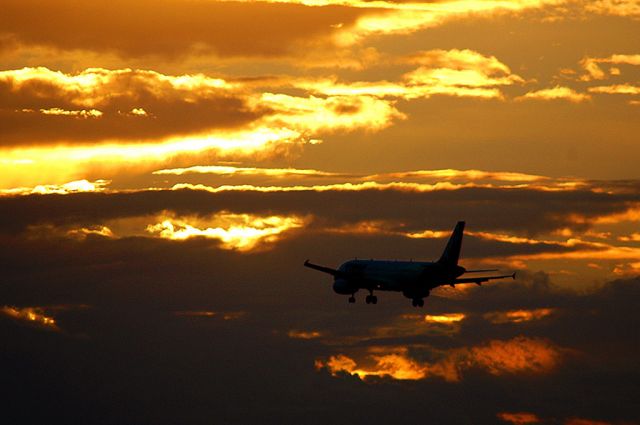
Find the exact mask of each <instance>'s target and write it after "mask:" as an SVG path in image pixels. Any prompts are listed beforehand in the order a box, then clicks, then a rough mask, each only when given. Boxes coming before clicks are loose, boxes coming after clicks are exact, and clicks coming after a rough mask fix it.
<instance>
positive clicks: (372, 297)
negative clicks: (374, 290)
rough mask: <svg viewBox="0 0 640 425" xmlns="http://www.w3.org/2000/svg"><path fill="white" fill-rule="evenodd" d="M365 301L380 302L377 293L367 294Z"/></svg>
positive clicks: (370, 302) (369, 302) (368, 302)
mask: <svg viewBox="0 0 640 425" xmlns="http://www.w3.org/2000/svg"><path fill="white" fill-rule="evenodd" d="M364 301H365V302H366V303H367V304H378V297H376V296H375V295H367V297H366V298H365V299H364Z"/></svg>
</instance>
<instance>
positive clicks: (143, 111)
mask: <svg viewBox="0 0 640 425" xmlns="http://www.w3.org/2000/svg"><path fill="white" fill-rule="evenodd" d="M273 88H279V89H282V87H279V86H278V84H276V87H273ZM260 89H261V90H265V88H264V87H260ZM255 90H256V87H253V86H252V85H251V84H250V83H247V85H246V86H245V85H243V83H242V82H229V81H226V80H224V79H220V78H213V77H208V76H205V75H203V74H193V75H165V74H161V73H158V72H155V71H144V70H131V69H121V70H107V69H102V68H90V69H87V70H85V71H82V72H79V73H76V74H66V73H62V72H57V71H52V70H49V69H47V68H23V69H19V70H12V71H2V72H0V92H1V93H4V94H5V96H2V97H1V98H2V101H0V115H1V116H2V117H3V118H4V121H5V122H6V124H7V125H5V126H3V127H2V128H3V131H2V132H1V133H2V134H1V135H2V136H4V137H2V145H3V146H2V148H0V149H1V151H0V152H1V153H2V155H3V157H4V162H5V163H6V164H4V165H7V167H8V172H7V173H3V175H2V177H1V178H0V187H5V188H12V187H15V186H16V185H19V186H27V185H36V184H42V183H43V182H42V180H43V179H45V181H49V182H52V183H58V182H63V181H65V180H67V181H68V180H73V179H80V178H86V174H87V173H88V172H92V173H95V172H96V170H103V173H106V174H107V175H114V174H116V173H117V172H118V170H122V169H127V168H132V167H135V168H136V169H137V170H138V171H144V170H145V169H150V171H151V170H152V169H154V168H156V169H157V168H159V167H161V166H162V165H163V164H166V163H168V162H171V161H175V160H180V158H183V160H184V159H186V158H197V157H202V156H206V157H207V158H212V157H215V158H218V159H225V158H226V159H229V158H232V159H238V158H245V159H246V158H247V157H249V156H251V155H262V156H263V157H269V156H279V157H282V156H286V155H287V154H288V152H292V151H295V150H296V149H298V148H299V147H300V146H301V145H303V144H305V143H318V142H319V140H318V138H319V137H322V136H324V135H327V134H332V133H335V132H350V131H356V130H361V131H362V130H364V131H369V132H373V131H379V130H382V129H384V128H387V127H389V126H390V125H391V124H392V123H393V122H394V121H395V120H401V119H404V118H406V117H405V115H404V114H402V113H401V112H399V111H398V110H397V109H396V108H395V106H394V101H392V100H385V99H378V98H375V97H372V96H365V95H357V96H321V97H319V96H311V95H309V96H305V95H291V94H284V93H272V92H269V91H255ZM7 161H9V162H7ZM192 161H193V159H192Z"/></svg>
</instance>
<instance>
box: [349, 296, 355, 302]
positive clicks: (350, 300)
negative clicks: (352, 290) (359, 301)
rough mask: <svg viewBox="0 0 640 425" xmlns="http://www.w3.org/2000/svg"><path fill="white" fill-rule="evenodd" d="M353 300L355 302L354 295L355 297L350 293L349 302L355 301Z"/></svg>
mask: <svg viewBox="0 0 640 425" xmlns="http://www.w3.org/2000/svg"><path fill="white" fill-rule="evenodd" d="M355 302H356V297H355V296H353V295H351V296H350V297H349V304H353V303H355Z"/></svg>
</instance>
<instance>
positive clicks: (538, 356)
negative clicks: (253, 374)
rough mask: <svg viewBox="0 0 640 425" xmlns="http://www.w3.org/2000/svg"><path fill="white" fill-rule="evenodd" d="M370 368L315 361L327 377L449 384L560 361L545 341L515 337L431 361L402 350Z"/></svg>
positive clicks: (339, 358)
mask: <svg viewBox="0 0 640 425" xmlns="http://www.w3.org/2000/svg"><path fill="white" fill-rule="evenodd" d="M369 357H370V358H371V359H372V360H373V364H372V365H370V366H358V363H357V362H356V361H354V360H353V359H351V358H350V357H348V356H346V355H343V354H340V355H336V356H332V357H330V358H329V359H328V360H327V361H326V362H322V361H318V362H317V363H316V367H317V368H326V369H327V370H328V371H329V372H330V373H331V374H333V375H336V374H337V373H339V372H346V373H348V374H351V375H356V376H358V377H360V378H367V377H370V376H378V377H385V376H388V377H390V378H393V379H398V380H407V379H408V380H417V379H427V378H431V377H433V376H436V377H440V378H443V379H444V380H445V381H449V382H459V381H460V380H461V379H462V372H463V371H464V370H467V369H472V368H480V369H483V370H485V371H487V372H488V373H490V374H492V375H503V374H514V373H533V374H540V373H547V372H550V371H551V370H553V369H554V368H555V367H556V366H557V365H558V363H559V362H560V358H561V354H560V351H559V349H558V348H557V347H555V346H554V345H553V344H550V343H549V342H547V341H543V340H537V339H529V338H524V337H517V338H514V339H512V340H508V341H499V340H494V341H490V342H488V343H487V344H485V345H480V346H476V347H471V348H458V349H453V350H450V351H449V352H447V353H445V354H444V356H443V358H441V359H440V360H437V361H435V362H421V361H418V360H414V359H412V358H410V357H408V356H407V354H406V351H402V350H401V351H399V352H391V353H385V354H371V355H370V356H369Z"/></svg>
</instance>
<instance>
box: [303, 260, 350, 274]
mask: <svg viewBox="0 0 640 425" xmlns="http://www.w3.org/2000/svg"><path fill="white" fill-rule="evenodd" d="M304 266H305V267H309V268H310V269H314V270H318V271H319V272H322V273H328V274H330V275H332V276H343V275H344V273H343V272H341V271H340V270H336V269H332V268H330V267H325V266H319V265H317V264H313V263H310V262H309V260H306V261H305V262H304Z"/></svg>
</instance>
